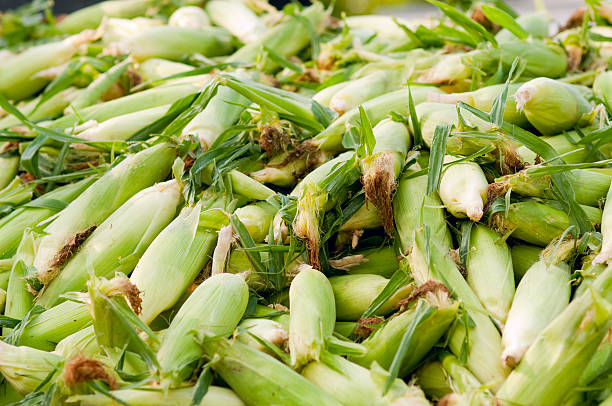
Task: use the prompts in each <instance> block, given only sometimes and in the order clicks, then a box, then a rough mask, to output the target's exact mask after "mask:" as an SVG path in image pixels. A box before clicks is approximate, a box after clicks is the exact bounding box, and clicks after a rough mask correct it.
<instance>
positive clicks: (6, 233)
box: [0, 176, 97, 258]
mask: <svg viewBox="0 0 612 406" xmlns="http://www.w3.org/2000/svg"><path fill="white" fill-rule="evenodd" d="M96 179H97V177H96V176H90V177H88V178H85V179H83V180H81V181H79V182H76V183H72V184H68V185H65V186H61V187H58V188H57V189H54V190H52V191H50V192H48V193H45V194H44V195H43V196H41V197H39V198H38V199H34V200H33V201H32V202H31V203H30V206H21V207H19V208H17V209H15V210H13V211H12V212H11V213H10V214H9V215H7V216H5V217H3V218H2V219H0V258H9V257H11V256H12V255H13V254H14V253H15V251H16V250H17V247H18V245H19V241H21V236H22V235H23V232H24V231H25V230H26V228H28V227H33V226H35V225H36V224H38V223H40V222H41V221H43V220H45V219H47V218H48V217H50V216H52V215H53V214H55V213H56V212H57V210H55V209H53V208H45V207H42V206H41V205H43V204H44V203H46V202H47V203H52V202H53V201H59V202H62V203H65V204H68V203H70V202H71V201H72V200H73V199H75V198H77V197H78V196H79V195H80V194H81V193H83V191H84V190H86V189H87V188H88V187H89V186H90V185H91V184H92V183H93V182H94V181H95V180H96ZM35 205H36V206H35ZM37 206H38V207H37ZM58 209H59V207H58Z"/></svg>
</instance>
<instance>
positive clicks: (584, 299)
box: [497, 267, 612, 406]
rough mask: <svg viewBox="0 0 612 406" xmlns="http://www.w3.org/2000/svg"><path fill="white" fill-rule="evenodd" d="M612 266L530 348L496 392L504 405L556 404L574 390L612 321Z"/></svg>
mask: <svg viewBox="0 0 612 406" xmlns="http://www.w3.org/2000/svg"><path fill="white" fill-rule="evenodd" d="M610 292H612V267H608V269H606V271H605V272H604V273H602V274H601V275H600V276H599V277H598V278H597V280H596V281H595V283H594V284H593V287H592V288H591V289H590V290H589V293H588V294H584V295H582V296H581V297H579V298H576V299H575V300H573V301H572V302H571V303H570V305H569V306H567V307H566V308H565V310H564V311H563V312H562V313H561V314H559V315H558V316H557V317H556V318H555V319H554V320H553V322H552V323H550V324H549V325H548V327H546V329H545V330H544V331H542V332H541V333H540V334H539V335H538V337H537V338H536V340H535V341H534V343H533V344H532V345H531V347H530V348H529V350H528V351H527V353H525V356H524V357H523V360H522V361H521V363H520V364H519V366H518V367H517V368H516V369H515V370H514V371H513V372H512V373H511V374H510V376H509V377H508V379H507V380H506V382H504V384H503V386H502V387H501V388H500V390H499V391H498V393H497V397H498V399H500V400H501V401H502V403H503V404H523V405H542V406H548V405H551V406H552V405H558V404H560V402H561V401H562V399H563V398H564V397H565V396H566V395H567V394H568V392H569V391H570V390H572V388H574V387H575V386H576V385H577V384H578V382H579V380H580V377H581V375H582V373H583V371H584V367H585V365H586V364H587V363H588V362H589V360H590V359H591V358H592V356H593V354H594V353H595V351H596V350H597V348H598V346H599V344H600V343H601V340H602V339H603V337H604V336H605V335H606V334H607V331H608V329H609V328H610V323H611V322H612V317H611V316H612V305H611V304H610V300H611V299H612V296H611V294H610Z"/></svg>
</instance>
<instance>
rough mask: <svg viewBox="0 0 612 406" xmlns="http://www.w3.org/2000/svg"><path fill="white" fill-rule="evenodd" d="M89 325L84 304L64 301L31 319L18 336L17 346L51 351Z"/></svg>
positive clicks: (87, 311) (89, 317) (89, 321)
mask: <svg viewBox="0 0 612 406" xmlns="http://www.w3.org/2000/svg"><path fill="white" fill-rule="evenodd" d="M90 324H91V316H90V314H89V310H88V309H87V306H86V305H85V304H84V303H78V302H72V301H66V302H64V303H60V304H58V305H57V306H55V307H52V308H50V309H49V310H46V311H44V312H42V313H41V314H39V315H37V316H36V317H34V318H32V320H30V322H29V323H28V324H27V325H26V326H25V328H24V329H23V330H22V332H21V335H20V336H19V345H25V346H28V347H32V348H38V349H40V350H44V351H52V350H53V349H54V348H55V346H56V344H57V343H59V342H60V341H61V340H63V339H64V338H66V337H68V336H70V335H71V334H74V333H76V332H78V331H80V330H82V329H84V328H85V327H87V326H89V325H90Z"/></svg>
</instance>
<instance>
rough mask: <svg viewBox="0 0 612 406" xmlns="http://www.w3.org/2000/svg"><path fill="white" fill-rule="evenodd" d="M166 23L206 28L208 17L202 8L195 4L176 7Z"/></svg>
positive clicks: (208, 22) (208, 23)
mask: <svg viewBox="0 0 612 406" xmlns="http://www.w3.org/2000/svg"><path fill="white" fill-rule="evenodd" d="M168 25H171V26H175V27H187V28H195V29H206V27H209V26H210V18H208V14H206V12H205V11H204V10H202V9H201V8H199V7H196V6H184V7H179V8H177V9H176V11H175V12H174V13H172V15H171V16H170V18H169V19H168Z"/></svg>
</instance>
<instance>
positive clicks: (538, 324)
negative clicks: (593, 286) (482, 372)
mask: <svg viewBox="0 0 612 406" xmlns="http://www.w3.org/2000/svg"><path fill="white" fill-rule="evenodd" d="M569 283H570V272H569V267H568V266H567V264H565V263H563V262H561V263H560V264H558V265H549V264H547V263H546V261H544V260H540V261H538V262H536V263H535V264H534V265H533V266H532V267H531V268H529V270H528V271H527V273H525V275H524V276H523V278H522V279H521V282H520V283H519V285H518V287H517V289H516V294H515V296H514V300H513V301H512V307H511V308H510V312H509V313H508V320H507V322H506V325H505V326H504V330H503V334H502V346H503V347H504V350H503V352H502V361H503V362H504V364H505V365H507V366H509V367H515V366H516V365H518V364H519V362H520V360H521V358H522V356H523V354H525V352H526V351H527V349H528V348H529V346H530V345H531V343H533V341H534V340H535V338H536V336H537V335H538V334H539V333H540V332H541V331H542V330H543V329H544V328H545V327H546V326H547V325H548V324H549V323H550V322H551V321H552V320H553V319H554V318H555V317H556V316H557V315H558V314H559V313H561V312H562V311H563V310H564V309H565V308H566V307H567V305H568V303H569V299H570V286H569ZM542 289H546V291H547V292H550V293H551V294H550V295H542Z"/></svg>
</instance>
